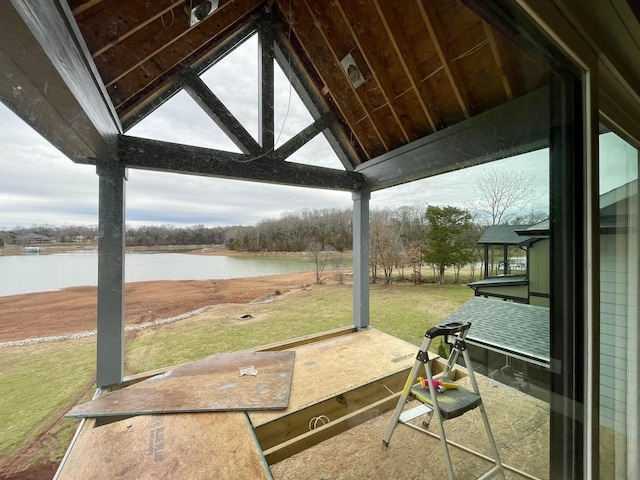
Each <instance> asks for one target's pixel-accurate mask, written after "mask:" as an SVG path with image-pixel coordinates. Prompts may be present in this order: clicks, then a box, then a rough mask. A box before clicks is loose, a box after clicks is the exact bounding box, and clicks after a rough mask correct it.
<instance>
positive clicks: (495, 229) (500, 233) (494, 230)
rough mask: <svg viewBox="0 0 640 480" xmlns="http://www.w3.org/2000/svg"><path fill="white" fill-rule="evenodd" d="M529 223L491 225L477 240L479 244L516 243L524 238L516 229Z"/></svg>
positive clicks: (523, 227)
mask: <svg viewBox="0 0 640 480" xmlns="http://www.w3.org/2000/svg"><path fill="white" fill-rule="evenodd" d="M528 227H529V225H491V226H490V227H488V228H487V229H486V230H485V232H484V233H483V234H482V236H481V237H480V240H478V244H480V245H518V244H519V243H521V242H522V241H524V240H525V238H523V237H522V236H521V235H518V233H517V232H518V231H520V230H523V229H526V228H528Z"/></svg>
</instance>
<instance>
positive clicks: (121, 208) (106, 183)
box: [96, 151, 126, 388]
mask: <svg viewBox="0 0 640 480" xmlns="http://www.w3.org/2000/svg"><path fill="white" fill-rule="evenodd" d="M96 167H97V168H96V170H97V173H98V176H99V187H98V197H99V202H98V226H99V229H100V232H102V233H101V235H100V238H99V240H98V302H97V303H98V310H97V327H98V328H97V330H98V334H97V340H96V344H97V361H96V384H97V386H98V388H100V387H106V386H108V385H113V384H118V383H120V382H121V381H122V376H123V375H124V348H125V347H124V323H125V320H124V262H125V254H124V253H125V250H124V245H125V237H126V235H125V190H126V187H125V179H126V177H125V175H126V170H125V167H124V165H123V164H122V163H121V162H120V161H119V159H118V158H117V152H115V151H114V152H111V155H109V156H107V155H102V156H101V157H100V158H99V161H98V163H97V165H96Z"/></svg>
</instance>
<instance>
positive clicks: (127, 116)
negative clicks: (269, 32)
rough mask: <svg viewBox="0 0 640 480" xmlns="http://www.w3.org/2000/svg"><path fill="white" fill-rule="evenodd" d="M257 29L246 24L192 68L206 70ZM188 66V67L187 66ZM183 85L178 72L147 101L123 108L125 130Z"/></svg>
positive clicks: (198, 70)
mask: <svg viewBox="0 0 640 480" xmlns="http://www.w3.org/2000/svg"><path fill="white" fill-rule="evenodd" d="M254 31H255V28H254V27H253V25H244V26H243V27H242V28H241V29H240V30H238V31H237V32H235V33H234V34H233V35H231V36H230V37H228V38H227V39H226V41H225V42H221V43H219V44H218V45H216V47H215V48H214V49H213V50H210V51H208V53H207V54H206V55H205V56H203V57H202V58H199V59H198V60H197V61H195V62H194V63H192V64H191V67H188V68H190V69H191V70H193V71H194V72H195V73H196V74H197V75H200V74H201V73H203V72H204V71H206V70H207V69H208V68H209V67H210V66H211V65H213V64H215V63H216V62H218V61H219V60H220V59H222V58H223V57H224V56H225V55H227V54H228V53H229V52H231V51H232V50H234V49H235V48H237V47H238V46H239V45H241V44H242V43H244V42H245V41H246V40H247V38H249V37H250V36H251V35H252V34H253V33H254ZM185 68H187V67H185ZM182 87H183V77H181V76H180V75H179V74H176V75H175V76H173V77H170V78H168V79H167V80H166V82H165V85H164V86H160V87H158V88H156V89H154V91H153V92H152V93H151V94H150V95H149V96H147V97H146V98H145V101H143V102H139V103H136V104H135V105H134V106H133V107H132V108H128V109H121V110H120V118H121V119H122V126H123V129H124V131H125V132H126V131H128V130H129V129H131V128H132V127H133V126H134V125H136V124H137V123H138V122H140V121H141V120H142V119H144V118H146V117H147V115H149V114H151V113H152V112H153V111H154V110H155V109H156V108H158V107H159V106H160V105H162V104H163V103H165V102H166V101H167V100H169V99H170V98H171V97H173V96H174V95H175V94H176V93H178V92H179V91H180V90H181V89H182Z"/></svg>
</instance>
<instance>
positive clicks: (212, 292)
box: [0, 270, 336, 343]
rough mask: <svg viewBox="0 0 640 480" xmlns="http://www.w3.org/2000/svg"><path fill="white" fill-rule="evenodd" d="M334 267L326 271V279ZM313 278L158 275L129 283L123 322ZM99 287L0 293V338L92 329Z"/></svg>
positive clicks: (251, 296) (247, 297) (288, 287)
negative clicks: (160, 277)
mask: <svg viewBox="0 0 640 480" xmlns="http://www.w3.org/2000/svg"><path fill="white" fill-rule="evenodd" d="M334 273H336V272H335V271H333V270H331V271H325V272H324V274H323V278H324V279H327V278H329V277H330V276H331V275H332V274H334ZM313 284H315V272H302V273H287V274H282V275H270V276H264V277H246V278H234V279H227V280H156V281H145V282H133V283H127V284H126V288H125V325H126V326H128V325H141V324H146V323H149V322H158V321H162V320H165V319H167V318H173V317H178V316H180V315H183V314H185V313H187V312H192V311H196V310H199V309H202V308H207V307H211V306H215V305H220V304H229V303H236V304H248V303H251V302H253V301H256V300H257V299H260V298H263V297H266V296H268V295H279V294H283V293H286V292H289V291H292V290H298V289H303V288H307V287H308V286H309V285H313ZM96 323H97V287H69V288H65V289H62V290H56V291H50V292H34V293H23V294H17V295H9V296H5V297H0V343H6V342H14V341H22V340H26V339H32V338H41V337H55V336H60V335H73V334H75V333H78V332H87V331H93V330H95V329H96Z"/></svg>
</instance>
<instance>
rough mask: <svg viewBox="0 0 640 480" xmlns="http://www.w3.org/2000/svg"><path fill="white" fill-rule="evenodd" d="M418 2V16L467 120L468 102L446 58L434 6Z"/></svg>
mask: <svg viewBox="0 0 640 480" xmlns="http://www.w3.org/2000/svg"><path fill="white" fill-rule="evenodd" d="M416 1H417V2H418V8H419V9H420V14H421V15H422V19H423V20H424V23H425V26H426V27H427V30H428V31H429V36H430V37H431V40H432V41H433V44H434V46H435V48H436V51H437V52H438V57H439V58H440V61H441V62H442V68H443V69H444V71H445V73H446V74H447V78H448V79H449V83H450V84H451V88H452V89H453V92H454V94H455V96H456V100H457V101H458V104H459V105H460V109H461V110H462V112H463V113H464V116H465V118H469V116H470V114H469V107H468V102H467V101H465V99H464V98H463V94H462V82H461V81H460V79H459V75H457V73H455V67H454V66H453V62H451V61H450V60H449V58H448V54H447V51H446V41H445V37H444V35H443V34H442V32H441V30H440V24H439V23H438V17H437V15H438V14H437V12H436V11H435V8H434V6H433V5H432V4H431V2H430V1H429V0H427V1H426V2H425V1H424V0H416Z"/></svg>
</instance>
